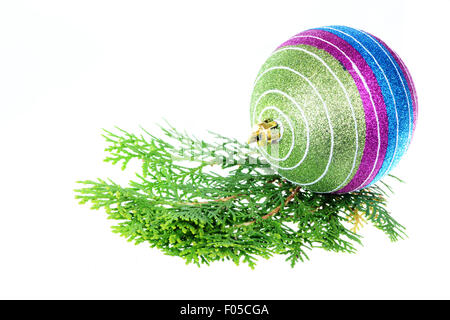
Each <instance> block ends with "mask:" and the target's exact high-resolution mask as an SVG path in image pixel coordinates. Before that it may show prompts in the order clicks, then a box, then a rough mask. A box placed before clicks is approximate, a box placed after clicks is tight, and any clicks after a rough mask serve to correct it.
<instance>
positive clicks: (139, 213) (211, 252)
mask: <svg viewBox="0 0 450 320" xmlns="http://www.w3.org/2000/svg"><path fill="white" fill-rule="evenodd" d="M162 130H163V132H164V135H165V137H166V138H165V139H162V138H159V137H155V136H153V135H151V134H150V133H148V132H146V131H145V130H144V133H143V134H142V135H135V134H131V133H128V132H126V131H124V130H121V129H118V131H117V132H116V133H113V132H110V131H106V130H105V131H104V135H103V136H104V137H105V140H106V142H107V144H108V145H107V148H106V149H105V150H106V151H107V152H108V156H107V157H106V159H105V161H106V162H110V163H112V164H120V165H121V167H122V169H126V167H127V166H128V164H129V163H130V162H131V161H139V162H141V170H140V172H139V173H137V175H136V176H137V180H133V181H130V183H129V186H128V187H122V186H120V185H118V184H116V183H114V182H113V181H111V180H109V181H105V180H101V179H99V180H97V181H93V180H87V181H81V182H80V184H81V185H82V186H83V187H81V188H80V189H78V190H76V193H77V195H76V198H77V199H79V200H80V203H90V204H91V206H92V208H93V209H100V208H102V209H104V210H105V211H106V213H107V214H108V217H109V218H110V219H114V220H117V221H118V223H117V225H115V226H114V227H113V231H114V232H116V233H119V234H120V235H122V236H124V237H125V238H127V239H128V240H129V241H134V242H135V243H136V244H139V243H142V242H146V243H148V244H149V245H150V246H151V247H156V248H159V249H160V250H162V251H163V252H164V253H166V254H168V255H173V256H179V257H181V258H183V259H184V260H185V261H186V263H194V264H197V265H200V264H210V263H211V262H213V261H223V260H230V261H233V262H234V263H236V264H239V263H246V264H248V265H249V266H250V267H252V268H253V267H254V266H255V264H256V261H257V257H262V258H265V259H268V258H270V257H272V256H273V255H274V254H282V255H286V257H287V258H286V260H287V261H289V262H290V263H291V265H292V266H294V265H295V264H296V263H298V262H299V261H305V260H307V259H308V255H307V251H308V250H311V249H313V248H322V249H325V250H329V251H334V252H349V253H352V252H355V250H356V249H355V245H356V244H361V237H360V236H359V235H358V234H357V233H356V232H357V231H358V230H359V229H360V227H361V226H362V223H365V222H367V223H371V224H373V225H374V226H375V227H376V228H378V229H380V230H381V231H383V232H384V233H386V234H387V235H388V236H389V238H390V239H391V240H392V241H397V240H398V239H401V238H403V237H404V236H405V232H404V227H403V226H402V225H400V224H399V223H398V222H397V221H396V220H394V219H393V218H392V216H391V215H390V214H389V212H388V210H387V209H386V197H387V196H388V192H387V191H386V188H387V187H386V186H384V187H381V185H375V186H371V187H369V188H366V189H363V190H361V191H359V192H355V193H349V194H315V193H312V192H309V191H306V190H303V189H301V188H300V187H299V186H297V185H294V184H292V183H290V182H288V181H285V180H282V179H281V178H280V177H279V176H278V175H277V174H276V173H274V172H273V171H272V170H271V169H270V166H269V164H268V163H267V162H265V161H264V159H262V158H261V157H259V155H258V153H257V152H255V151H254V150H252V149H250V148H249V147H248V145H246V144H242V143H240V142H239V141H237V140H235V139H230V138H226V137H223V136H221V135H218V134H212V138H213V139H212V140H213V142H207V141H204V140H200V139H197V138H195V137H191V136H189V135H188V134H184V133H180V132H179V131H177V130H176V129H175V128H173V127H170V126H169V127H165V128H162ZM388 191H389V188H388ZM280 212H282V214H278V213H280ZM349 222H350V224H353V226H348V224H349Z"/></svg>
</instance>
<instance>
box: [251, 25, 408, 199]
mask: <svg viewBox="0 0 450 320" xmlns="http://www.w3.org/2000/svg"><path fill="white" fill-rule="evenodd" d="M250 111H251V112H250V116H251V123H252V124H256V123H259V122H261V121H265V120H268V119H271V120H276V121H277V122H278V123H279V124H280V127H281V128H282V136H281V138H280V141H279V143H278V144H273V145H268V146H265V147H262V146H259V147H258V148H259V149H260V151H261V153H262V154H263V156H264V157H265V158H266V159H267V160H268V161H269V162H270V163H271V165H272V167H273V168H274V169H275V170H277V172H278V173H279V174H280V175H281V176H283V177H284V178H286V179H287V180H289V181H292V182H294V183H296V184H299V185H302V186H304V187H305V188H307V189H309V190H311V191H315V192H327V193H329V192H335V193H344V192H352V191H355V190H360V189H362V188H365V187H367V186H369V185H371V184H373V183H375V182H377V181H378V180H380V179H381V178H382V177H383V176H385V175H386V174H387V173H388V172H389V171H390V170H392V168H394V167H395V166H396V164H397V163H398V162H399V160H400V158H401V157H402V156H403V154H404V153H405V152H406V149H407V148H408V146H409V144H410V142H411V138H412V135H413V132H414V129H415V124H416V119H417V94H416V91H415V87H414V83H413V81H412V78H411V75H410V73H409V71H408V69H407V68H406V66H405V64H404V63H403V61H402V60H401V59H400V57H399V56H398V55H397V54H396V53H395V52H394V51H393V50H392V49H390V48H389V47H388V46H387V45H386V44H385V43H384V42H383V41H381V40H380V39H378V38H376V37H375V36H373V35H371V34H369V33H366V32H364V31H360V30H356V29H353V28H349V27H344V26H329V27H323V28H317V29H311V30H307V31H304V32H302V33H299V34H297V35H295V36H294V37H292V38H291V39H289V40H288V41H286V42H284V43H283V44H282V45H281V46H279V47H278V48H277V49H276V50H275V51H274V52H273V53H272V55H271V56H270V57H269V58H268V59H267V61H266V63H265V64H264V65H263V66H262V68H261V70H260V72H259V74H258V76H257V78H256V80H255V85H254V90H253V94H252V101H251V106H250Z"/></svg>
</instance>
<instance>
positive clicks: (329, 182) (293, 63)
mask: <svg viewBox="0 0 450 320" xmlns="http://www.w3.org/2000/svg"><path fill="white" fill-rule="evenodd" d="M292 47H294V48H295V47H298V48H303V49H305V50H307V51H309V52H311V53H314V54H315V55H317V56H319V57H320V59H322V60H323V61H324V62H325V63H326V64H327V65H328V66H329V68H330V69H331V70H332V71H333V72H334V73H335V74H336V76H337V78H338V79H339V80H340V81H341V82H342V84H343V86H344V88H345V90H346V91H347V93H348V95H349V98H350V101H351V103H352V105H353V108H354V112H355V116H356V121H357V126H358V144H359V145H358V153H357V157H356V163H355V166H354V168H353V170H352V172H351V174H350V175H349V173H350V171H351V169H352V166H353V161H354V156H355V144H356V140H355V128H354V126H355V123H354V120H353V117H352V113H351V109H350V105H349V103H348V101H347V98H346V95H345V93H344V92H343V90H342V88H341V86H340V85H339V83H338V82H337V80H336V79H335V78H334V77H333V75H332V74H331V73H330V71H329V70H327V68H326V67H325V66H324V65H323V64H322V63H321V62H320V61H319V60H317V59H316V58H315V57H313V56H311V55H309V54H308V53H305V52H302V51H298V50H283V49H284V48H282V49H280V50H279V51H277V52H275V53H274V54H273V55H272V56H271V57H270V58H269V59H268V60H267V61H266V63H265V64H264V65H263V67H262V68H261V71H260V73H259V74H260V75H261V74H262V73H263V72H264V71H266V70H268V69H269V68H272V67H277V66H284V67H289V68H291V69H293V70H296V71H297V72H300V73H301V74H303V75H304V76H305V77H306V78H308V79H309V81H311V82H312V84H313V85H314V86H315V87H316V89H317V90H318V92H319V93H320V95H321V96H322V99H323V100H324V101H325V103H326V105H327V108H328V113H329V116H330V119H331V123H332V127H333V131H334V148H333V158H332V160H331V163H330V165H329V168H328V171H327V174H326V175H325V176H324V177H323V178H322V179H321V180H320V181H318V182H317V183H315V184H312V185H309V186H307V188H308V189H310V190H312V191H316V192H330V191H332V190H334V189H336V188H337V187H338V186H340V188H342V187H344V186H345V185H346V184H347V183H348V182H350V180H351V179H352V177H353V176H354V175H355V173H356V171H357V168H358V166H359V163H360V161H361V158H362V153H363V150H364V141H365V119H364V117H365V115H364V109H363V105H362V100H361V98H360V95H359V92H358V89H357V87H356V85H355V83H354V81H353V78H352V77H351V75H350V74H349V73H348V71H347V70H345V69H344V68H343V66H342V65H341V64H340V63H339V61H337V60H336V59H335V58H334V57H332V56H331V55H330V54H328V53H327V52H325V51H324V50H320V49H317V48H314V47H312V46H308V45H298V46H292ZM285 48H286V47H285ZM274 89H278V90H281V91H283V92H285V93H286V94H288V95H290V96H291V97H292V98H294V99H295V101H296V102H297V103H298V104H299V105H300V106H302V107H303V110H304V112H305V115H306V118H307V120H308V122H309V126H310V149H309V152H308V155H307V157H306V159H305V161H304V162H303V163H302V165H301V166H299V167H297V168H296V169H293V170H283V169H278V171H279V173H280V175H282V176H283V177H285V178H286V179H289V180H291V181H294V182H297V183H300V184H304V183H309V182H312V181H314V180H316V179H317V178H319V177H320V175H321V174H322V173H323V172H324V170H325V168H326V166H327V163H328V158H329V154H330V146H331V138H330V137H331V134H330V129H329V125H328V120H327V118H326V113H325V110H324V107H323V105H322V102H321V101H320V99H319V98H318V97H317V95H316V94H315V93H314V90H313V89H312V88H311V86H310V85H309V84H308V83H307V82H306V81H305V80H304V79H302V78H301V77H300V76H298V75H296V74H295V73H293V72H290V71H288V70H272V71H269V72H267V73H266V74H264V75H263V76H262V77H261V78H260V79H259V81H258V82H257V83H256V84H255V89H254V92H253V95H252V103H251V110H253V107H254V104H255V103H256V101H257V99H258V98H259V96H260V95H261V94H263V92H265V91H267V90H274ZM271 105H272V106H276V107H277V108H279V109H280V110H281V111H283V112H284V113H285V114H287V115H288V116H291V117H292V119H291V120H292V123H293V124H294V127H295V141H296V143H295V148H294V151H293V152H292V154H291V156H290V158H289V159H287V160H286V161H283V162H280V163H278V165H280V166H282V167H291V166H293V165H295V163H297V162H298V161H299V160H300V158H301V157H302V156H303V153H304V150H305V145H306V131H305V124H304V123H303V120H302V118H301V116H300V113H299V112H298V111H296V109H295V108H294V107H293V104H292V103H286V99H285V98H283V97H282V96H280V95H276V94H270V95H268V96H266V97H264V98H262V99H261V100H260V101H259V103H258V106H257V107H256V110H255V112H256V114H259V112H260V111H261V110H262V109H264V108H265V107H266V106H271ZM251 116H252V121H253V114H251ZM268 116H272V117H275V116H276V114H275V112H272V114H268ZM278 118H279V119H280V120H282V119H281V117H278ZM263 120H264V119H263ZM257 121H258V119H256V121H255V122H257ZM252 123H253V122H252ZM282 124H283V127H284V129H285V133H284V135H283V138H282V139H281V141H280V143H279V151H280V152H279V153H280V157H281V158H282V156H284V155H286V154H287V152H288V150H289V147H290V145H291V141H290V138H287V137H288V136H290V132H289V131H290V130H289V128H288V126H287V125H286V124H285V123H283V121H282ZM297 129H299V130H297ZM297 131H300V132H297ZM285 137H286V138H285ZM268 160H270V159H268ZM271 162H273V161H271ZM347 177H348V178H347ZM346 178H347V179H346Z"/></svg>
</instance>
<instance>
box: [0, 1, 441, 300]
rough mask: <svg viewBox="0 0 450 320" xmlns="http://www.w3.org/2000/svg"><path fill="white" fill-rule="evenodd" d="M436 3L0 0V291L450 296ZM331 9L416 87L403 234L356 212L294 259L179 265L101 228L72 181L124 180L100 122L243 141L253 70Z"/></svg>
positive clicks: (10, 294) (101, 219)
mask: <svg viewBox="0 0 450 320" xmlns="http://www.w3.org/2000/svg"><path fill="white" fill-rule="evenodd" d="M449 5H450V1H431V0H428V1H393V0H389V1H380V0H377V1H361V0H359V1H344V0H339V1H333V0H330V1H299V0H297V1H261V0H259V1H242V0H240V1H231V0H228V1H222V2H219V1H193V0H190V1H33V2H32V1H29V2H24V1H2V2H1V4H0V148H1V149H0V150H1V151H0V152H1V157H0V178H1V185H0V298H44V299H46V298H62V299H66V298H88V299H90V298H125V299H128V298H137V299H141V298H142V299H156V298H159V299H177V298H184V299H195V298H208V299H215V298H222V299H239V298H245V299H281V298H284V299H301V298H305V299H313V298H341V299H347V298H362V299H365V298H386V299H390V298H450V292H449V285H450V271H449V270H450V256H449V255H450V251H449V250H450V228H449V226H450V209H449V208H450V207H449V198H450V197H449V193H448V183H449V182H448V180H449V178H450V174H449V169H448V165H449V160H448V156H449V152H448V146H449V134H448V119H449V116H450V105H449V99H448V94H449V78H448V76H449V74H450V73H449V71H450V68H449V65H448V60H449V59H448V57H449V49H450V47H449V44H448V43H449V31H450V23H449V18H448V13H449V12H450V6H449ZM330 24H344V25H348V26H353V27H357V28H360V29H364V30H366V31H368V32H371V33H373V34H375V35H377V36H379V37H381V38H382V39H383V40H385V41H386V42H387V43H388V44H389V45H390V46H392V47H393V48H394V50H396V51H397V52H398V53H399V54H400V56H401V57H402V58H403V59H404V60H405V62H406V63H407V65H408V67H409V69H410V71H411V73H412V75H413V77H414V80H415V83H416V86H417V90H418V95H419V102H420V108H419V109H420V110H419V121H418V125H417V130H416V134H415V137H414V140H413V143H412V145H411V147H410V150H409V151H408V153H407V155H406V156H405V158H404V159H403V160H402V162H401V163H400V165H399V166H398V167H397V168H396V169H395V171H394V172H393V173H394V174H396V175H397V176H399V177H401V178H403V179H404V180H406V182H407V183H406V184H397V185H395V189H396V194H395V196H393V197H392V198H391V199H390V202H389V203H390V209H391V211H392V212H393V214H394V217H396V218H397V219H398V220H399V221H400V222H401V223H402V224H404V225H405V226H406V227H407V230H408V234H409V238H408V239H407V240H404V241H400V242H398V243H394V244H393V243H390V242H389V240H387V238H386V237H385V236H384V235H383V234H382V233H381V232H379V231H377V230H375V229H374V228H372V227H370V226H366V227H365V228H364V229H363V230H362V234H363V235H364V239H363V241H364V244H365V245H364V247H361V248H360V249H359V253H358V254H355V255H348V254H335V253H328V252H322V251H321V250H314V251H312V252H311V254H310V258H311V261H309V262H307V263H304V264H299V265H298V266H297V267H295V268H294V269H291V268H290V266H289V264H288V263H285V262H284V260H283V258H282V257H275V258H273V259H271V260H268V261H265V260H264V261H261V262H260V263H259V265H258V266H257V268H256V270H254V271H252V270H250V269H249V268H248V267H247V266H245V265H242V266H239V267H237V266H235V265H234V264H232V263H215V264H213V265H212V266H210V267H206V266H204V267H201V268H198V267H196V266H193V265H190V266H186V265H185V264H184V262H183V261H182V260H181V259H179V258H176V257H169V256H165V255H163V254H162V253H160V252H159V251H158V250H156V249H149V248H148V246H147V245H145V244H141V245H139V246H134V245H133V244H131V243H128V242H126V241H125V240H124V239H123V238H121V237H119V236H118V235H116V234H113V233H111V231H110V226H111V225H112V223H113V222H112V221H110V220H107V219H106V215H105V213H104V212H102V211H91V210H89V208H88V206H79V205H78V204H77V202H76V200H75V199H74V192H73V189H74V188H76V184H75V181H76V180H83V179H91V178H96V177H112V178H114V179H115V180H119V181H121V179H122V180H124V173H123V172H121V171H120V169H119V168H115V167H112V166H111V165H109V164H106V163H103V162H102V159H103V157H104V152H103V148H104V146H105V144H104V142H103V139H102V138H101V136H100V133H101V131H100V130H101V128H107V129H111V128H113V127H114V126H116V125H117V126H120V127H122V128H125V129H127V130H131V131H138V130H139V125H142V126H143V127H145V128H147V129H148V130H150V131H154V130H156V125H155V124H156V123H158V122H161V121H162V119H163V118H166V119H168V120H169V121H170V122H171V123H172V124H173V125H175V126H176V127H179V128H180V129H187V130H189V131H191V132H194V133H196V134H197V135H199V136H201V135H203V134H205V131H206V130H207V129H212V130H214V131H217V132H221V133H223V134H225V135H229V136H235V137H238V138H242V139H245V138H246V137H247V135H248V133H249V130H250V128H249V119H248V117H249V110H248V108H249V100H250V93H251V90H252V83H253V80H254V79H255V76H256V74H257V72H258V70H259V68H260V66H261V65H262V63H263V62H264V61H265V59H266V58H267V57H268V56H269V55H270V53H271V51H272V50H273V49H274V48H275V47H276V46H278V45H279V44H281V43H282V42H283V41H284V40H286V39H288V38H289V37H291V36H292V35H294V34H296V33H298V32H300V31H302V30H304V29H308V28H313V27H319V26H324V25H330Z"/></svg>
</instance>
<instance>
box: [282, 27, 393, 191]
mask: <svg viewBox="0 0 450 320" xmlns="http://www.w3.org/2000/svg"><path fill="white" fill-rule="evenodd" d="M297 36H313V37H317V38H320V39H322V40H325V41H327V42H329V43H327V42H324V41H322V40H320V39H317V38H313V37H308V38H304V37H301V38H295V37H294V38H292V39H290V40H288V41H286V42H284V43H283V44H281V46H279V47H278V48H280V47H285V46H295V45H299V44H305V45H311V46H314V47H316V48H318V49H322V50H325V51H327V52H328V53H329V54H331V55H332V56H333V57H334V58H335V59H337V60H338V61H339V62H341V63H342V65H343V66H344V67H345V68H346V69H347V71H348V72H349V73H350V74H351V76H352V77H353V79H354V81H355V84H356V86H357V88H358V91H359V93H360V96H361V99H362V102H363V107H364V112H365V120H366V140H365V146H364V152H363V155H362V159H361V163H360V164H359V167H358V170H357V171H356V173H355V175H354V176H353V178H352V179H351V181H350V182H349V183H348V184H347V185H346V186H345V187H343V188H341V189H340V190H338V191H336V193H344V192H350V191H352V190H355V189H357V188H360V187H362V186H361V184H362V183H363V182H364V181H365V180H366V179H367V177H368V175H369V174H370V172H371V171H372V168H373V166H374V164H375V161H376V164H375V170H373V172H372V174H371V175H370V177H369V179H367V181H366V183H365V184H367V183H369V182H370V181H372V180H373V178H375V176H376V175H377V173H378V171H379V170H380V168H381V166H382V164H383V161H384V157H385V155H386V149H387V145H388V118H387V113H386V105H385V103H384V99H383V95H382V93H381V89H380V86H379V85H378V82H377V80H376V77H375V75H374V73H373V72H372V69H371V68H370V66H369V65H368V64H367V63H366V61H365V60H364V58H363V57H362V56H361V54H360V53H359V52H358V51H357V50H356V49H355V48H353V47H352V46H351V45H350V44H349V43H347V42H346V41H345V40H343V39H341V38H339V37H338V36H336V35H334V34H332V33H330V32H327V31H323V30H308V31H304V32H302V33H299V34H298V35H297ZM330 43H331V44H332V45H331V44H330ZM333 45H334V46H333ZM335 46H336V47H337V48H339V49H340V50H339V49H337V48H336V47H335ZM278 48H277V49H278ZM342 52H344V53H345V55H347V56H348V57H349V58H350V59H351V60H352V61H353V62H354V64H355V65H356V67H357V68H358V69H359V71H360V73H361V75H362V76H363V77H364V79H365V80H366V83H367V86H368V88H369V90H370V92H371V94H372V99H373V101H374V104H375V107H376V113H377V116H378V123H379V127H380V143H381V147H380V151H379V154H378V160H376V158H377V149H378V132H377V121H376V117H375V112H374V108H373V105H372V102H371V100H370V96H369V93H368V92H367V90H366V88H365V86H364V83H363V81H362V79H361V78H360V76H359V74H358V73H357V72H356V71H355V70H354V68H353V65H352V63H351V62H350V61H349V59H348V58H347V57H346V56H345V55H344V54H343V53H342Z"/></svg>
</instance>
